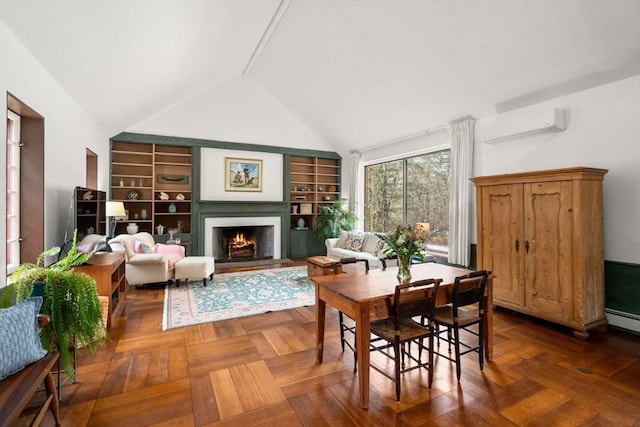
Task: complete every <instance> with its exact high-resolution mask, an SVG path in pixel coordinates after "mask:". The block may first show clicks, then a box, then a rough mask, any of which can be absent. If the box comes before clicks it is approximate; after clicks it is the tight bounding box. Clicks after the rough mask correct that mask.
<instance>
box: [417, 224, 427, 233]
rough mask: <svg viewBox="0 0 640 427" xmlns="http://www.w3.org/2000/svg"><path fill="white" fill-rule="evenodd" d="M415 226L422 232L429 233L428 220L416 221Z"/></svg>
mask: <svg viewBox="0 0 640 427" xmlns="http://www.w3.org/2000/svg"><path fill="white" fill-rule="evenodd" d="M416 227H417V228H418V230H420V231H421V232H422V233H424V234H429V223H428V222H416Z"/></svg>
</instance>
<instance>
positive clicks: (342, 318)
mask: <svg viewBox="0 0 640 427" xmlns="http://www.w3.org/2000/svg"><path fill="white" fill-rule="evenodd" d="M338 320H339V322H340V345H341V346H342V352H343V353H344V315H343V314H342V312H341V311H339V312H338Z"/></svg>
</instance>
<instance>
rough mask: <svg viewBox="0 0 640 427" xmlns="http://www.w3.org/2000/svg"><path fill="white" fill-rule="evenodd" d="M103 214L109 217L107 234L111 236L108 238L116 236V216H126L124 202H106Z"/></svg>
mask: <svg viewBox="0 0 640 427" xmlns="http://www.w3.org/2000/svg"><path fill="white" fill-rule="evenodd" d="M105 216H106V217H107V218H111V220H110V222H109V236H111V237H110V238H113V237H115V236H116V218H117V217H123V216H127V212H126V211H125V210H124V203H122V202H107V206H106V209H105Z"/></svg>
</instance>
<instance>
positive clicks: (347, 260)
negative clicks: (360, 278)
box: [340, 257, 369, 271]
mask: <svg viewBox="0 0 640 427" xmlns="http://www.w3.org/2000/svg"><path fill="white" fill-rule="evenodd" d="M358 262H361V263H363V264H364V269H365V271H369V260H368V259H363V258H356V257H349V258H340V264H342V265H345V264H356V263H358Z"/></svg>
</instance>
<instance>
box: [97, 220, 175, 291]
mask: <svg viewBox="0 0 640 427" xmlns="http://www.w3.org/2000/svg"><path fill="white" fill-rule="evenodd" d="M109 245H110V246H111V249H112V250H114V251H117V250H122V251H125V255H126V271H125V273H126V276H127V283H129V284H130V285H142V284H145V283H159V282H166V281H167V280H170V279H173V277H174V266H175V263H176V262H178V261H179V260H181V259H182V258H184V257H185V250H184V247H183V246H180V245H166V244H163V243H156V242H155V241H154V240H153V236H152V235H151V234H149V233H146V232H141V233H136V234H133V235H130V234H120V235H118V236H116V237H114V238H113V239H111V240H109Z"/></svg>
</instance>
